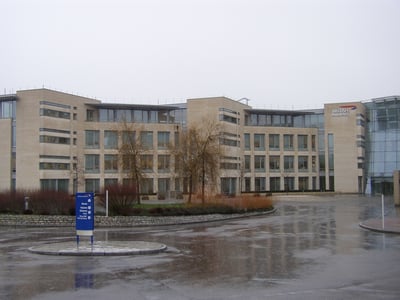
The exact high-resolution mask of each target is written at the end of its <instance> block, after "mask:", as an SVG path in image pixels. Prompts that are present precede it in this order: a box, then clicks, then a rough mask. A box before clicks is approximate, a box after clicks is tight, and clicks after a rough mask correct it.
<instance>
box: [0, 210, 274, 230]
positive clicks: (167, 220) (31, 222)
mask: <svg viewBox="0 0 400 300" xmlns="http://www.w3.org/2000/svg"><path fill="white" fill-rule="evenodd" d="M275 211H276V208H273V209H272V210H269V211H263V212H251V213H243V214H233V215H223V214H210V215H195V216H173V217H140V218H137V219H136V218H135V217H134V216H133V217H123V219H124V220H125V221H126V220H129V222H118V217H105V216H100V217H98V216H96V217H95V218H96V219H95V227H96V228H127V227H147V226H173V225H186V224H197V223H209V222H219V221H228V220H234V219H243V218H249V217H256V216H262V215H269V214H273V213H275ZM58 218H61V219H58ZM57 220H58V221H59V222H57ZM99 220H100V221H99ZM103 220H107V222H104V221H103ZM101 221H103V222H101ZM0 226H7V227H74V226H75V217H72V216H33V215H0Z"/></svg>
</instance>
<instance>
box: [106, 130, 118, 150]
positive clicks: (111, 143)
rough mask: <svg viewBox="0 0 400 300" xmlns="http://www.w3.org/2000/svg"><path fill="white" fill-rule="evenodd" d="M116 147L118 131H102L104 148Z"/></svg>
mask: <svg viewBox="0 0 400 300" xmlns="http://www.w3.org/2000/svg"><path fill="white" fill-rule="evenodd" d="M117 148H118V133H117V132H116V131H109V130H105V131H104V149H117Z"/></svg>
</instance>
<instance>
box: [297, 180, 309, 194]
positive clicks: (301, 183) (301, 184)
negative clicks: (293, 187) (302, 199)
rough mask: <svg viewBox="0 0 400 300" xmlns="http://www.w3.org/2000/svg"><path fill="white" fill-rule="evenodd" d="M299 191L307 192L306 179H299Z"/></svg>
mask: <svg viewBox="0 0 400 300" xmlns="http://www.w3.org/2000/svg"><path fill="white" fill-rule="evenodd" d="M299 190H300V191H306V190H308V177H299Z"/></svg>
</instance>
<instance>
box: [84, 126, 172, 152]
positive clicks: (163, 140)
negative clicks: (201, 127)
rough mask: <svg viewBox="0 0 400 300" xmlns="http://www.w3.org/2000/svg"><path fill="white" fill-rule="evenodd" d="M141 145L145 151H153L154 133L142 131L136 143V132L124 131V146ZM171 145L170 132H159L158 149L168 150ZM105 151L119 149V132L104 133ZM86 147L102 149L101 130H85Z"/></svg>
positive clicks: (109, 131) (107, 131) (108, 131)
mask: <svg viewBox="0 0 400 300" xmlns="http://www.w3.org/2000/svg"><path fill="white" fill-rule="evenodd" d="M136 143H140V144H141V145H142V146H143V148H144V149H153V147H154V145H153V132H152V131H141V132H140V140H138V141H136V132H134V131H124V132H122V144H128V145H129V144H136ZM169 144H170V132H169V131H159V132H157V148H158V149H168V147H169ZM103 145H104V149H118V132H117V131H112V130H105V131H104V138H103ZM85 147H86V148H91V149H99V148H100V131H99V130H85Z"/></svg>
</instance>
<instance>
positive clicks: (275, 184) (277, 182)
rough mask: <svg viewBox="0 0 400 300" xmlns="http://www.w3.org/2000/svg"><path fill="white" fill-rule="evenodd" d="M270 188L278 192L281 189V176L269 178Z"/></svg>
mask: <svg viewBox="0 0 400 300" xmlns="http://www.w3.org/2000/svg"><path fill="white" fill-rule="evenodd" d="M269 189H270V191H271V192H277V191H280V190H281V178H280V177H271V178H270V179H269Z"/></svg>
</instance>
